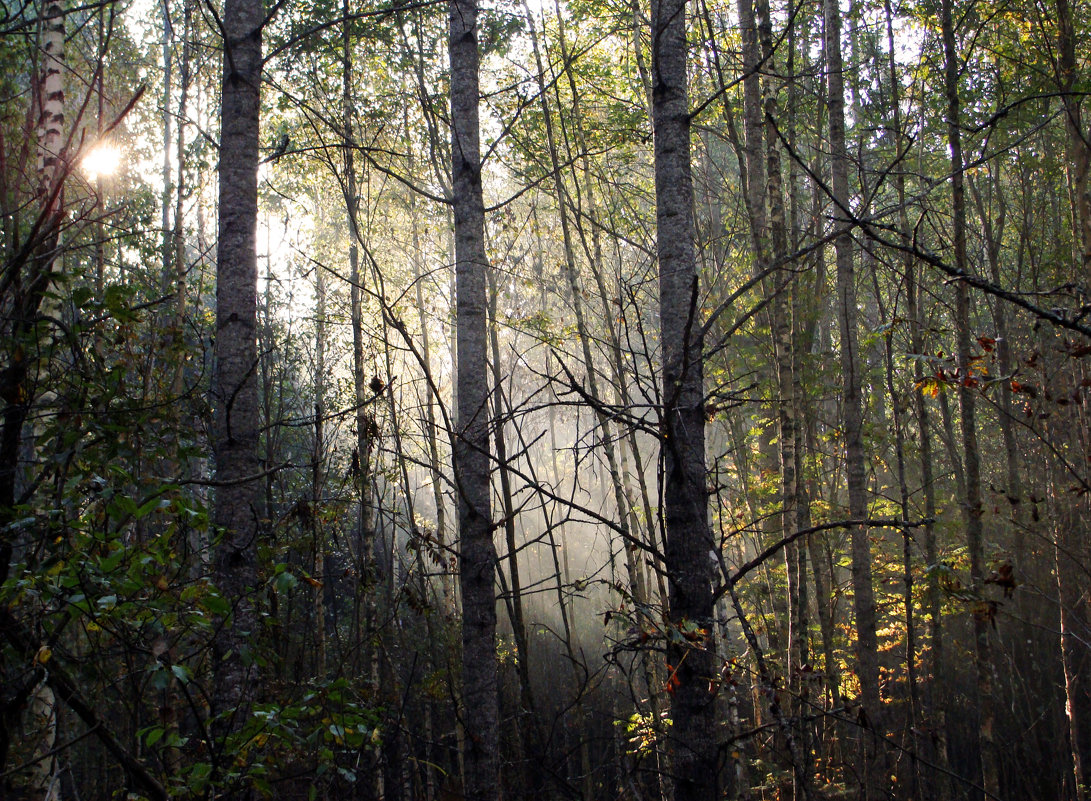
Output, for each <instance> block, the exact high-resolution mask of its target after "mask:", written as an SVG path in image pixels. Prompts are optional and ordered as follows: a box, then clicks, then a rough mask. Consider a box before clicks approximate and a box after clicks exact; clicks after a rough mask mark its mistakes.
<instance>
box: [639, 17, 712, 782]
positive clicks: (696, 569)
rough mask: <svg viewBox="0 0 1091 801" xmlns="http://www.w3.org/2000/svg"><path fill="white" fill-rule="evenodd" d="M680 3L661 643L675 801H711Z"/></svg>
mask: <svg viewBox="0 0 1091 801" xmlns="http://www.w3.org/2000/svg"><path fill="white" fill-rule="evenodd" d="M686 80H687V79H686V4H685V0H653V2H652V122H653V128H654V135H655V198H656V251H657V255H658V257H659V314H660V324H661V337H660V343H661V346H662V358H663V386H662V391H663V396H662V403H663V410H662V418H661V430H660V443H661V449H662V457H661V458H662V464H663V468H662V469H663V473H662V476H663V478H662V480H663V483H664V488H663V495H664V505H665V510H664V511H665V518H666V568H667V577H668V582H669V593H670V614H669V625H670V630H669V631H668V643H667V662H668V668H667V670H668V681H667V684H668V687H670V688H673V693H672V695H671V720H672V729H671V740H672V746H673V748H672V766H673V775H674V797H675V799H676V801H713V799H717V798H718V797H719V786H720V781H719V776H718V771H717V763H718V754H717V748H716V737H715V733H716V715H715V712H716V704H715V699H716V693H717V688H718V665H717V663H716V651H715V628H714V620H713V597H712V586H711V585H712V568H713V560H712V559H710V558H709V557H710V554H714V553H716V552H717V551H718V546H717V545H716V543H715V542H714V541H713V539H712V532H711V531H710V529H709V525H708V486H707V479H706V471H705V408H704V352H703V351H704V336H703V332H702V326H701V320H700V319H699V309H700V295H699V285H698V278H697V266H696V257H695V253H694V245H693V241H694V226H693V183H692V174H691V169H690V117H689V94H688V87H687V85H686Z"/></svg>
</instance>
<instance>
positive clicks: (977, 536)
mask: <svg viewBox="0 0 1091 801" xmlns="http://www.w3.org/2000/svg"><path fill="white" fill-rule="evenodd" d="M940 25H941V27H942V30H943V55H944V90H945V94H946V97H947V143H948V146H949V150H950V154H951V225H952V233H953V235H954V257H955V267H956V268H958V270H960V271H961V272H964V273H968V272H969V260H968V258H967V255H966V190H965V186H964V178H963V172H962V171H963V161H962V132H961V130H960V128H959V119H960V116H961V111H960V103H959V91H958V71H959V64H958V54H957V52H956V49H955V28H954V21H953V9H952V2H951V0H942V2H941V5H940ZM955 293H956V294H955V321H954V322H955V338H956V342H955V362H956V366H957V372H956V378H957V380H958V406H959V416H960V417H961V418H962V456H963V465H962V467H963V474H964V477H965V482H966V486H965V490H966V494H965V496H964V497H963V522H964V524H965V526H966V549H967V551H968V552H969V557H970V583H971V588H972V590H973V591H975V592H977V593H983V592H984V590H985V584H984V582H985V549H984V532H983V530H982V525H981V515H982V513H983V508H982V502H981V455H980V452H979V450H978V444H977V386H978V383H979V382H978V379H976V378H975V377H974V368H973V362H972V358H973V352H972V348H971V340H970V289H969V287H968V286H967V285H966V282H965V281H959V282H958V283H957V284H956V285H955ZM987 604H988V602H987V601H986V600H985V599H984V598H980V599H979V600H978V601H977V602H976V604H975V607H974V610H973V628H974V663H975V667H976V671H977V698H976V699H975V700H976V703H975V704H974V706H975V708H976V709H977V710H978V716H979V723H978V732H979V736H980V742H976V743H975V742H972V743H971V744H970V745H971V748H972V749H974V750H976V751H977V753H976V754H974V755H973V758H974V760H975V762H976V763H977V764H976V765H975V766H974V769H975V771H976V770H980V771H981V781H982V786H983V788H984V790H985V793H986V794H987V795H989V796H994V797H995V796H996V795H997V794H998V793H999V791H1000V786H999V775H998V766H997V760H996V751H995V744H994V741H993V737H994V735H993V728H994V721H995V716H996V715H995V711H994V703H993V698H992V684H993V682H992V653H991V645H990V642H989V621H990V619H991V614H990V613H989V611H988V606H987ZM975 778H976V777H975Z"/></svg>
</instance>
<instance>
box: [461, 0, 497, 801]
mask: <svg viewBox="0 0 1091 801" xmlns="http://www.w3.org/2000/svg"><path fill="white" fill-rule="evenodd" d="M449 13H450V26H451V27H450V39H449V53H450V60H451V161H452V164H451V203H452V205H453V207H454V218H455V276H456V278H455V282H456V286H455V299H456V303H457V312H456V317H455V325H456V329H457V334H456V335H457V339H458V353H457V358H456V362H457V371H458V373H457V375H458V377H457V382H458V408H457V418H456V422H455V435H454V446H453V447H454V470H455V487H456V491H457V493H458V532H459V549H458V552H459V577H460V580H461V590H462V710H461V712H462V716H463V720H464V725H465V727H466V731H467V746H466V753H465V755H464V759H465V764H466V786H465V792H466V798H467V799H469V801H490V800H491V799H495V798H496V797H497V788H498V784H499V769H500V764H499V726H500V722H499V710H498V708H497V703H498V700H497V677H496V591H495V582H496V549H495V546H494V544H493V539H492V532H493V528H492V513H491V498H490V493H491V489H490V485H489V391H488V388H489V382H488V365H487V360H488V350H487V348H488V338H487V331H488V317H487V298H486V272H487V271H488V269H489V264H488V260H487V258H486V256H485V209H484V201H483V199H482V194H481V147H480V144H479V141H480V131H479V126H478V109H477V104H478V96H479V89H478V50H477V37H478V28H477V13H478V9H477V2H476V0H449Z"/></svg>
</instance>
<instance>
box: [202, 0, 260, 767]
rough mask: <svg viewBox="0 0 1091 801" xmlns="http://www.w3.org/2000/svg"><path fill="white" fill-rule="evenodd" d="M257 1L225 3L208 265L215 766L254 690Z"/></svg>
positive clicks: (225, 756)
mask: <svg viewBox="0 0 1091 801" xmlns="http://www.w3.org/2000/svg"><path fill="white" fill-rule="evenodd" d="M264 21H265V15H264V11H263V9H262V4H261V2H260V0H227V3H226V5H225V6H224V12H223V31H224V60H223V76H224V77H223V92H222V101H221V102H222V106H221V129H220V164H219V177H220V199H219V209H220V212H219V215H220V217H219V240H218V246H217V261H216V278H217V284H216V344H215V347H216V372H215V375H214V377H213V387H214V390H213V398H214V403H215V425H214V431H213V454H214V455H215V459H216V481H217V490H216V497H215V500H214V505H213V515H212V517H213V523H214V524H215V526H216V528H217V529H218V530H220V531H222V539H221V540H220V543H219V546H218V548H217V551H216V555H215V562H214V565H213V579H214V582H215V585H216V588H217V589H218V590H219V592H220V594H221V595H222V596H223V598H224V599H225V600H226V601H227V602H228V603H229V604H230V605H231V608H232V612H231V614H230V615H229V616H228V617H227V619H225V620H224V621H223V624H222V627H221V628H220V629H219V630H218V633H217V636H216V637H215V639H214V640H213V669H214V672H215V683H214V687H213V692H212V704H213V712H214V714H216V715H217V716H219V717H217V718H216V719H214V721H213V727H212V732H213V735H214V736H215V738H216V740H217V747H218V749H219V758H220V759H221V760H222V759H234V754H229V753H225V752H224V750H223V749H224V746H225V744H226V740H227V738H228V737H229V736H230V735H231V734H233V733H234V732H237V731H238V730H239V728H240V727H241V726H242V724H243V722H244V721H245V720H246V719H247V717H248V716H249V714H250V705H251V704H252V703H253V701H254V699H255V695H256V693H255V688H256V686H257V679H258V675H257V664H258V662H257V660H256V659H254V658H253V656H252V653H253V651H252V647H253V645H252V644H253V640H254V638H256V637H257V636H258V635H259V632H258V624H259V618H258V614H257V610H256V608H255V604H254V596H253V593H254V592H255V590H256V589H257V583H258V575H257V545H258V537H259V534H260V520H261V518H262V515H263V512H262V508H261V507H262V499H261V482H260V481H259V480H257V475H258V473H259V468H260V461H259V459H258V438H259V428H260V427H259V423H258V386H257V373H256V367H257V339H256V334H257V252H256V236H257V213H258V199H257V190H258V114H259V108H260V104H259V90H260V88H261V69H262V59H261V28H262V25H263V24H264Z"/></svg>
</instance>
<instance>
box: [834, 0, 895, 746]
mask: <svg viewBox="0 0 1091 801" xmlns="http://www.w3.org/2000/svg"><path fill="white" fill-rule="evenodd" d="M822 6H823V12H824V16H825V23H826V40H825V53H826V80H827V96H826V105H827V109H828V112H829V116H830V119H829V126H830V154H831V155H830V158H831V162H832V164H831V168H832V189H833V202H834V204H835V205H836V206H837V208H836V209H835V211H834V214H835V217H836V218H837V219H836V224H837V225H838V226H841V227H842V230H841V231H840V233H839V234H838V236H837V238H836V239H835V240H834V250H835V253H836V261H837V294H838V304H837V308H838V322H839V324H840V330H841V371H842V378H843V381H844V384H843V393H842V403H843V415H844V426H845V473H846V476H847V480H848V497H849V518H851V519H853V520H862V519H864V518H865V517H867V476H866V467H867V465H866V454H865V453H864V441H863V403H862V400H861V397H860V356H859V344H858V343H859V331H858V329H859V324H858V321H857V306H856V273H855V267H854V264H853V262H854V255H853V245H852V235H851V234H850V233H849V228H848V223H847V219H846V218H847V217H848V215H849V213H850V206H849V204H850V202H851V195H850V193H849V157H848V151H847V149H846V144H845V88H844V64H843V62H842V59H841V9H840V6H839V5H838V3H837V0H823V4H822ZM850 537H851V548H852V589H853V609H854V611H855V613H856V671H857V676H858V678H859V680H860V699H859V700H860V703H861V706H862V707H863V709H864V712H865V713H866V719H867V720H868V721H869V722H870V724H871V726H872V727H875V728H878V729H880V730H881V726H880V725H879V718H880V715H881V713H882V709H881V704H880V699H879V646H878V636H877V634H876V613H875V592H874V588H873V587H872V581H871V548H870V541H869V537H868V530H867V527H866V526H854V527H853V528H852V529H851V531H850Z"/></svg>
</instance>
